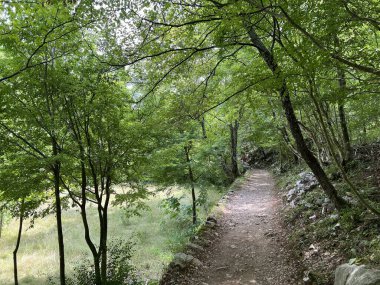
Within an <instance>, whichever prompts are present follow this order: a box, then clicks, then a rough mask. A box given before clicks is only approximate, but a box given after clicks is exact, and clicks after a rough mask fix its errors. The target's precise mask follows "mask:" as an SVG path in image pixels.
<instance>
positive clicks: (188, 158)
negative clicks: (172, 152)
mask: <svg viewBox="0 0 380 285" xmlns="http://www.w3.org/2000/svg"><path fill="white" fill-rule="evenodd" d="M190 149H191V146H185V154H186V162H187V167H188V171H189V180H190V183H191V198H192V204H193V224H196V223H197V200H196V195H195V179H194V174H193V168H192V167H191V159H190Z"/></svg>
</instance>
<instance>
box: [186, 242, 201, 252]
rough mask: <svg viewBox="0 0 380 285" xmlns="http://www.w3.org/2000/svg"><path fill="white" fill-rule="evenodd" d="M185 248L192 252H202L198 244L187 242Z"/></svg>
mask: <svg viewBox="0 0 380 285" xmlns="http://www.w3.org/2000/svg"><path fill="white" fill-rule="evenodd" d="M186 246H187V247H188V248H189V249H191V250H194V251H204V249H203V247H201V246H200V245H198V244H195V243H192V242H189V243H188V244H187V245H186Z"/></svg>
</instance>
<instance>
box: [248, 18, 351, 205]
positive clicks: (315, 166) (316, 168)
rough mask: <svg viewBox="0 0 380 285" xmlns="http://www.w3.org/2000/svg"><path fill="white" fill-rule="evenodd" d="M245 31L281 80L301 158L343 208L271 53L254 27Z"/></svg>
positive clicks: (282, 99)
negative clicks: (311, 149) (314, 152)
mask: <svg viewBox="0 0 380 285" xmlns="http://www.w3.org/2000/svg"><path fill="white" fill-rule="evenodd" d="M247 32H248V35H249V38H250V40H251V42H252V44H253V46H254V47H255V48H256V49H257V50H258V51H259V53H260V56H261V57H262V59H263V60H264V61H265V63H266V65H267V66H268V68H269V69H270V70H271V71H272V73H273V75H275V76H276V77H277V78H278V80H281V81H280V83H281V85H280V88H279V95H280V99H281V104H282V108H283V110H284V111H285V115H286V119H287V121H288V124H289V128H290V131H291V133H292V135H293V137H294V140H295V142H296V146H297V149H298V151H299V153H300V154H301V156H302V158H303V159H304V161H305V162H306V163H307V165H308V166H309V167H310V169H311V171H312V172H313V173H314V175H315V177H316V178H317V180H318V182H319V183H320V184H321V186H322V188H323V190H324V192H325V193H326V195H327V196H328V197H329V198H330V199H331V200H332V201H333V203H334V205H335V207H336V208H337V209H341V208H343V207H344V206H345V205H346V202H345V201H344V200H343V199H342V198H341V197H340V196H339V195H338V193H337V191H336V189H335V187H334V186H333V185H332V183H331V182H330V180H329V179H328V177H327V175H326V173H325V172H324V170H323V168H322V167H321V165H320V164H319V162H318V160H317V159H316V158H315V156H314V155H313V153H312V152H311V151H310V150H309V148H308V146H307V144H306V142H305V139H304V137H303V134H302V131H301V128H300V126H299V124H298V120H297V117H296V115H295V112H294V109H293V105H292V102H291V99H290V94H289V89H288V86H287V83H286V79H285V78H282V76H281V70H280V68H279V66H278V64H277V62H276V60H275V58H274V56H273V54H272V53H271V52H270V51H269V49H268V48H267V47H266V46H265V45H264V43H263V42H262V41H261V39H260V37H259V36H258V35H257V33H256V31H255V29H254V27H252V26H251V25H250V24H248V26H247Z"/></svg>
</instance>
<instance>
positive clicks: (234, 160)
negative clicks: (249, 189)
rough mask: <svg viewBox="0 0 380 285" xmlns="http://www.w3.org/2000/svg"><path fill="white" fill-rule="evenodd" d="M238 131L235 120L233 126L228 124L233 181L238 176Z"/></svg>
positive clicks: (237, 124) (237, 123)
mask: <svg viewBox="0 0 380 285" xmlns="http://www.w3.org/2000/svg"><path fill="white" fill-rule="evenodd" d="M238 130H239V122H238V121H237V120H235V122H234V124H230V139H231V172H232V176H233V179H234V180H235V179H236V178H237V177H239V176H240V171H239V164H238V152H237V147H238Z"/></svg>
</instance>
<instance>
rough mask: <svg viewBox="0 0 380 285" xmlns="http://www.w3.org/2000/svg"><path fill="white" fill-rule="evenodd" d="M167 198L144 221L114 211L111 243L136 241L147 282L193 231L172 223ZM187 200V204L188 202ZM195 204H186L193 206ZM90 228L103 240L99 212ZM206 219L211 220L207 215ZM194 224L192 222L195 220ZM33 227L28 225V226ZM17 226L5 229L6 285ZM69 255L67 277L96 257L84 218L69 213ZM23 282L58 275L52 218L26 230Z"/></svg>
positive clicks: (0, 246) (2, 277)
mask: <svg viewBox="0 0 380 285" xmlns="http://www.w3.org/2000/svg"><path fill="white" fill-rule="evenodd" d="M182 194H186V195H187V196H188V194H189V193H186V191H185V190H183V189H182V190H178V189H177V190H176V195H182ZM221 195H222V194H221V193H218V191H216V190H211V191H209V200H210V203H211V205H213V204H215V203H216V202H217V201H218V200H219V199H220V197H221ZM164 198H165V194H164V193H160V194H157V195H155V196H152V197H151V198H150V199H149V200H148V201H147V205H148V206H149V208H150V210H148V211H144V212H143V213H142V216H141V217H132V218H129V219H126V218H125V213H124V210H123V209H121V208H118V207H111V209H110V213H109V239H110V240H112V239H114V238H121V239H130V240H133V241H134V242H135V243H136V245H135V251H136V252H135V254H134V257H133V263H134V264H135V266H136V267H137V269H138V271H139V272H141V274H142V276H143V277H144V278H146V279H158V278H159V277H160V275H161V273H162V270H163V268H164V267H165V265H167V264H168V262H170V260H171V258H172V256H173V253H174V252H175V251H176V250H178V249H179V248H180V247H181V245H183V244H184V243H185V242H186V241H187V239H188V237H189V236H188V234H189V231H188V228H187V227H184V226H183V224H180V223H178V222H176V221H173V220H172V219H170V218H169V217H168V216H167V215H166V214H165V212H164V210H163V209H162V208H161V207H160V204H161V201H162V199H164ZM185 200H186V199H185ZM188 202H189V201H185V203H188ZM88 216H89V222H90V224H91V225H92V227H91V228H92V237H93V238H94V240H96V238H97V237H98V227H97V226H96V221H97V217H96V210H95V208H90V209H89V215H88ZM201 216H203V217H204V216H205V210H203V211H202V213H201ZM189 221H190V217H189ZM25 225H26V226H28V222H26V223H25ZM17 226H18V225H17V221H16V220H12V221H10V222H9V223H8V224H7V226H6V227H5V228H4V231H3V236H2V237H1V239H0V284H1V285H10V284H13V263H12V251H13V247H14V244H15V241H16V235H17ZM63 228H64V238H65V254H66V261H67V273H68V275H70V274H71V273H72V270H73V267H74V266H75V264H76V263H78V261H79V260H80V259H82V258H83V257H84V255H88V256H89V254H90V252H89V250H88V249H87V245H86V243H85V241H84V235H83V226H82V223H81V219H80V216H79V212H78V211H77V210H75V209H69V210H66V211H64V213H63ZM18 256H19V276H20V283H21V284H23V285H41V284H44V283H46V278H47V277H48V276H57V275H58V246H57V234H56V228H55V217H54V215H49V216H46V217H44V218H43V219H38V220H36V221H35V224H34V227H33V228H28V229H26V230H24V233H23V236H22V242H21V246H20V250H19V255H18Z"/></svg>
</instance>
